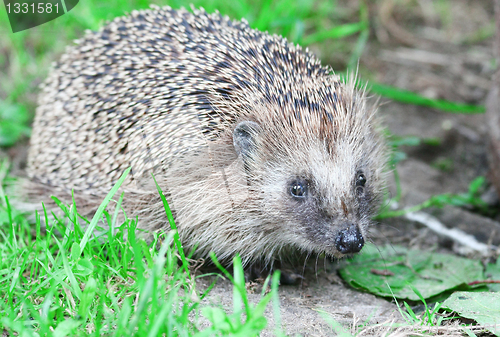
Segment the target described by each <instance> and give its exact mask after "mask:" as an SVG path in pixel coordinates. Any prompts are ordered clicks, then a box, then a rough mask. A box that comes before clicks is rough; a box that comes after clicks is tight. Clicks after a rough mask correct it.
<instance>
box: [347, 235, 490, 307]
mask: <svg viewBox="0 0 500 337" xmlns="http://www.w3.org/2000/svg"><path fill="white" fill-rule="evenodd" d="M382 274H385V275H382ZM340 275H341V276H342V278H343V279H344V280H345V281H346V282H347V283H349V284H350V285H351V286H353V287H355V288H359V289H363V290H365V291H368V292H371V293H374V294H376V295H380V296H387V297H392V296H393V295H394V297H396V298H398V299H408V300H413V301H418V300H420V299H421V298H420V297H419V295H418V294H416V293H415V291H414V290H413V289H416V290H417V291H418V293H419V294H421V296H422V297H423V298H425V299H427V298H430V297H432V296H435V295H438V294H440V293H442V292H444V291H448V290H453V289H457V288H459V287H460V288H462V289H472V288H471V287H470V286H468V285H467V284H468V283H469V282H472V281H477V280H483V279H484V276H483V271H482V266H481V263H480V262H479V261H475V260H469V259H464V258H461V257H456V256H454V255H448V254H439V253H433V252H427V251H420V250H408V249H406V248H404V247H400V246H386V247H383V248H381V249H380V250H378V249H377V248H376V247H374V246H372V245H367V246H366V247H365V248H364V249H363V251H362V252H361V253H360V254H359V255H358V256H356V257H355V258H354V259H353V260H352V261H351V262H350V263H349V264H348V265H347V266H345V267H344V268H342V269H341V270H340Z"/></svg>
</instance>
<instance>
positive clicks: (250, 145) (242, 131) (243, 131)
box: [233, 121, 261, 160]
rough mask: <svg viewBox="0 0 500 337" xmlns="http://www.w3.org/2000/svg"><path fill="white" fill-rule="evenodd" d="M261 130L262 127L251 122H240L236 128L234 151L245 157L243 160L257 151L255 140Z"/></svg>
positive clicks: (234, 132)
mask: <svg viewBox="0 0 500 337" xmlns="http://www.w3.org/2000/svg"><path fill="white" fill-rule="evenodd" d="M260 130H261V128H260V125H259V124H257V123H255V122H251V121H244V122H240V123H238V125H236V127H235V128H234V131H233V144H234V149H235V150H236V153H237V154H238V156H240V155H241V156H242V157H243V160H245V159H246V158H248V157H249V156H251V154H252V152H253V151H254V150H255V140H256V137H257V135H258V134H259V132H260Z"/></svg>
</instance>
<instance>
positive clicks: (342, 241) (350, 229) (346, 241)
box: [335, 223, 365, 254]
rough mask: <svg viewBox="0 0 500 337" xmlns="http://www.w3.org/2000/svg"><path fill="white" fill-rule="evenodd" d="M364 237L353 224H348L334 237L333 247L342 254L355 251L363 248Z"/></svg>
mask: <svg viewBox="0 0 500 337" xmlns="http://www.w3.org/2000/svg"><path fill="white" fill-rule="evenodd" d="M364 244H365V239H363V235H362V234H361V232H360V231H359V228H358V226H356V225H355V224H352V223H350V224H348V225H347V226H346V228H344V229H342V230H341V231H340V232H339V233H338V234H337V237H336V238H335V247H336V248H337V250H338V251H339V252H341V253H342V254H352V253H357V252H359V251H360V250H361V248H363V246H364Z"/></svg>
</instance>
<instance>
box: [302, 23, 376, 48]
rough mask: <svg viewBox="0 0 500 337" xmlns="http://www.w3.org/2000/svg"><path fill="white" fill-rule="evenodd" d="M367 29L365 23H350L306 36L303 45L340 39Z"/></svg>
mask: <svg viewBox="0 0 500 337" xmlns="http://www.w3.org/2000/svg"><path fill="white" fill-rule="evenodd" d="M366 27H367V24H366V23H365V22H355V23H348V24H345V25H340V26H335V27H333V28H332V29H329V30H321V31H319V32H316V33H314V34H311V35H309V36H306V37H305V38H304V39H303V40H302V42H301V44H302V45H305V46H307V45H309V44H311V43H315V42H321V41H324V40H326V39H340V38H343V37H346V36H349V35H353V34H356V33H358V32H360V31H362V30H364V29H365V28H366Z"/></svg>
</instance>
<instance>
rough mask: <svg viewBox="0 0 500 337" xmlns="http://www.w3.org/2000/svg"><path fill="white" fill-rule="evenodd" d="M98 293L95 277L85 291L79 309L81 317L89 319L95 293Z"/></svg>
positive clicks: (88, 283) (89, 281)
mask: <svg viewBox="0 0 500 337" xmlns="http://www.w3.org/2000/svg"><path fill="white" fill-rule="evenodd" d="M96 291H97V282H96V281H95V279H94V278H93V277H90V278H89V280H88V281H87V284H86V285H85V289H84V290H83V294H82V299H81V301H80V307H79V308H78V314H79V315H80V316H81V317H87V315H88V310H89V308H90V305H91V304H92V302H93V301H94V297H95V293H96Z"/></svg>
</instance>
